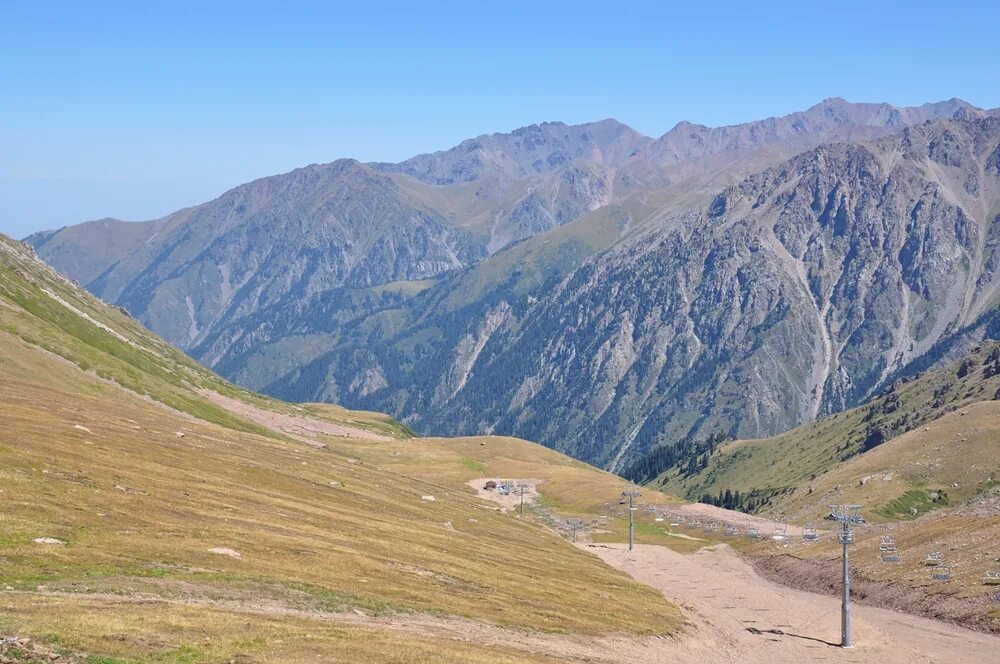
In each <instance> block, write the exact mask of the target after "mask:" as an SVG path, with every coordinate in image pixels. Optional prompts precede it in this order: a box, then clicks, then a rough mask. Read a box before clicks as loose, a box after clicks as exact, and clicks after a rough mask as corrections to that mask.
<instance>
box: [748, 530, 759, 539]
mask: <svg viewBox="0 0 1000 664" xmlns="http://www.w3.org/2000/svg"><path fill="white" fill-rule="evenodd" d="M747 537H748V538H750V539H760V529H759V528H747Z"/></svg>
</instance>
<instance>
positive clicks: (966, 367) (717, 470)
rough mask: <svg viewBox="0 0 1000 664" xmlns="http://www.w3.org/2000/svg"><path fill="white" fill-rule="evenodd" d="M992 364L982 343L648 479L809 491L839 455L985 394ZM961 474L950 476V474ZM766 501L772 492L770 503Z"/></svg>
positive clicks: (675, 485)
mask: <svg viewBox="0 0 1000 664" xmlns="http://www.w3.org/2000/svg"><path fill="white" fill-rule="evenodd" d="M998 369H1000V345H998V344H997V343H996V342H985V343H983V344H982V345H980V346H979V347H978V348H977V349H976V350H975V351H974V352H973V353H971V354H970V355H968V356H967V357H966V358H964V359H962V360H960V361H958V362H954V363H952V364H950V365H947V366H945V367H943V368H941V369H939V370H936V371H932V372H928V373H925V374H923V375H920V376H918V377H916V378H914V379H911V380H909V381H906V382H900V383H897V384H896V385H894V386H893V387H892V388H891V389H889V390H888V391H887V392H885V393H884V394H882V395H881V396H879V397H878V398H876V399H874V400H872V401H871V402H869V403H867V404H865V405H864V406H861V407H859V408H855V409H853V410H849V411H845V412H842V413H838V414H836V415H831V416H828V417H823V418H820V419H819V420H816V421H815V422H812V423H810V424H806V425H804V426H801V427H798V428H796V429H793V430H791V431H788V432H786V433H784V434H781V435H779V436H775V437H773V438H766V439H760V440H738V441H732V442H729V443H725V444H723V445H722V446H720V447H718V448H717V449H716V450H715V451H714V452H713V453H712V454H711V456H710V457H709V458H708V463H707V465H706V466H705V467H704V468H703V469H700V470H699V471H698V472H696V473H694V474H692V475H685V474H684V473H683V472H682V468H673V469H670V470H669V471H667V472H666V473H664V474H663V475H662V476H661V477H659V478H658V479H657V480H656V482H655V483H656V485H657V486H660V487H662V488H664V489H665V490H667V491H670V492H675V493H679V494H683V495H686V496H689V497H693V498H697V497H700V496H701V495H703V494H709V495H713V496H715V495H717V494H718V493H719V492H720V491H725V490H726V489H730V490H734V491H735V490H739V491H740V492H741V493H744V494H745V493H747V492H751V491H757V492H758V494H759V495H760V496H762V497H763V496H774V497H776V496H778V495H781V494H783V493H785V492H789V491H792V490H793V489H795V488H796V487H800V486H802V487H804V489H803V490H804V491H808V487H809V486H810V484H811V483H814V482H815V481H816V480H818V479H819V478H820V476H821V475H823V473H824V472H826V471H827V470H829V469H831V468H834V467H838V465H839V464H840V463H841V462H844V461H848V460H850V459H854V458H855V457H857V455H859V454H860V453H862V452H864V451H865V450H868V449H871V450H875V451H877V450H879V447H880V446H882V445H885V444H887V442H888V441H892V440H893V439H895V438H896V437H897V436H900V435H902V434H904V433H906V432H908V431H914V430H917V429H920V428H922V427H925V426H927V425H928V423H929V422H932V421H933V420H936V419H938V418H941V417H943V416H945V415H947V414H949V413H954V412H956V411H960V410H961V409H964V408H966V407H968V406H970V405H972V404H975V403H977V402H980V401H984V400H992V399H993V398H994V396H995V395H996V394H997V391H998V389H1000V375H997V372H998ZM980 412H983V411H981V410H980V409H977V410H976V413H980ZM961 417H963V416H961V415H955V418H961ZM953 421H961V422H965V420H955V419H954V418H952V419H949V420H947V422H953ZM969 421H971V420H969ZM984 424H985V422H984ZM941 426H942V427H943V428H942V431H950V430H951V429H950V425H949V426H946V425H941ZM987 428H989V427H987ZM935 430H936V429H935ZM931 438H933V437H928V438H927V440H928V441H930V439H931ZM915 440H924V439H922V438H920V437H919V436H911V437H908V438H906V437H904V439H903V440H902V441H900V442H899V443H898V444H897V443H894V445H893V447H892V448H890V450H889V451H885V452H878V454H877V455H875V456H874V457H871V456H868V455H866V456H865V457H858V463H857V465H855V466H853V468H854V470H844V471H843V473H845V475H844V476H840V475H838V476H837V477H836V478H832V479H830V480H829V481H830V482H833V484H830V485H829V487H827V484H828V482H826V481H824V483H822V484H821V485H817V490H821V491H827V490H829V488H830V487H833V486H836V484H837V481H839V480H843V479H844V478H845V477H846V476H851V477H852V478H853V475H854V474H857V472H858V470H857V469H862V468H865V467H866V465H867V464H868V463H869V462H868V461H867V460H862V459H887V460H888V459H891V458H893V457H894V456H895V455H896V454H898V453H899V450H901V449H904V448H908V447H909V446H910V444H911V442H913V441H915ZM946 442H953V441H945V440H938V442H937V444H938V445H941V444H943V443H946ZM990 442H992V439H989V438H987V439H984V440H983V445H984V447H982V449H983V450H984V452H985V450H988V449H989V447H988V445H989V443H990ZM928 444H929V442H928ZM871 454H872V453H871V452H869V455H871ZM938 456H947V455H941V454H938ZM873 463H874V462H873ZM872 472H875V471H872ZM864 474H872V473H864ZM932 476H933V474H932ZM949 477H950V475H949V474H948V472H944V471H943V472H942V473H941V476H940V479H938V480H929V479H925V480H921V481H924V482H930V483H932V484H933V482H934V481H938V482H939V483H940V482H946V483H948V484H950V483H951V480H950V479H949ZM963 479H964V478H956V480H955V481H962V480H963ZM845 481H846V480H845ZM977 482H978V480H977ZM873 486H875V485H873ZM965 486H966V487H967V488H966V489H964V490H963V491H962V492H960V493H961V494H962V496H963V497H968V496H967V495H966V492H967V491H969V490H970V489H969V488H968V486H969V485H968V484H967V483H966V484H965ZM902 493H903V491H900V492H899V494H900V495H901V494H902ZM895 497H896V496H894V497H893V498H895ZM956 497H958V494H956ZM773 500H776V498H774V499H772V502H773ZM806 502H808V501H806V499H803V504H805V503H806Z"/></svg>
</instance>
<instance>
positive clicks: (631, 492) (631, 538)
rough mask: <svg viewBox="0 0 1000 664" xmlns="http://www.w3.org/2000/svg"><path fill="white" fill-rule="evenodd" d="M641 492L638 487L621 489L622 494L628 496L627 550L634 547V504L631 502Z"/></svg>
mask: <svg viewBox="0 0 1000 664" xmlns="http://www.w3.org/2000/svg"><path fill="white" fill-rule="evenodd" d="M641 495H642V494H641V493H639V489H637V488H635V487H630V488H628V489H625V490H624V491H622V496H623V497H625V498H628V550H629V551H631V550H632V549H634V548H635V505H634V504H633V501H634V499H636V498H638V497H639V496H641Z"/></svg>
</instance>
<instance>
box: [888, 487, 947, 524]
mask: <svg viewBox="0 0 1000 664" xmlns="http://www.w3.org/2000/svg"><path fill="white" fill-rule="evenodd" d="M947 505H948V494H947V493H946V492H945V491H944V490H943V489H938V490H936V491H925V490H924V489H910V490H909V491H907V492H906V493H904V494H903V495H902V496H900V497H898V498H894V499H892V500H890V501H889V502H888V503H886V504H885V505H883V506H882V507H879V508H877V509H875V510H873V511H874V512H875V514H877V515H879V516H881V517H884V518H886V519H891V520H894V521H904V520H909V519H915V518H917V517H918V516H920V515H921V514H926V513H928V512H932V511H934V510H936V509H939V508H941V507H947Z"/></svg>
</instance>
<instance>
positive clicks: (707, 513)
mask: <svg viewBox="0 0 1000 664" xmlns="http://www.w3.org/2000/svg"><path fill="white" fill-rule="evenodd" d="M669 511H671V512H675V513H677V514H680V515H683V516H684V517H685V518H693V519H700V520H702V521H718V522H719V523H725V524H729V525H733V526H738V527H739V528H742V529H743V530H744V531H745V530H746V529H748V528H757V529H759V530H760V532H761V534H762V535H764V536H765V537H767V536H769V535H770V534H771V533H773V532H775V531H776V530H779V529H780V530H784V531H785V533H786V534H787V535H788V536H789V537H796V538H798V537H801V536H802V533H803V528H801V527H799V526H790V525H788V524H786V523H780V522H778V521H771V520H770V519H765V518H763V517H759V516H754V515H752V514H744V513H743V512H736V511H734V510H727V509H723V508H721V507H716V506H715V505H706V504H704V503H687V504H685V505H677V506H675V507H672V508H671V509H670V510H669Z"/></svg>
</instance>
